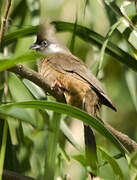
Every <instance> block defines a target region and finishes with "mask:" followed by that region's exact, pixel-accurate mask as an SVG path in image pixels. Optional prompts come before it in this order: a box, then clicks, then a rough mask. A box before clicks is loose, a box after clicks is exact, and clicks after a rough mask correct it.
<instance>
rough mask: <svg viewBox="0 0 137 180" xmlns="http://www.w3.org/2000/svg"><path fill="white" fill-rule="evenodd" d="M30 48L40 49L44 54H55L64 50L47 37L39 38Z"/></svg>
mask: <svg viewBox="0 0 137 180" xmlns="http://www.w3.org/2000/svg"><path fill="white" fill-rule="evenodd" d="M30 49H32V50H36V51H40V52H42V53H44V54H46V55H50V54H55V53H58V52H62V51H64V49H63V48H62V47H61V45H59V44H58V43H54V42H51V41H49V40H47V39H44V40H39V39H38V38H37V41H36V42H35V43H33V44H32V45H31V46H30Z"/></svg>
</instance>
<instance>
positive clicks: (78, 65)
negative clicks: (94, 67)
mask: <svg viewBox="0 0 137 180" xmlns="http://www.w3.org/2000/svg"><path fill="white" fill-rule="evenodd" d="M48 62H49V63H50V64H51V65H52V66H53V68H55V69H56V70H58V71H60V72H62V73H65V74H69V75H71V76H73V77H75V78H77V79H80V80H82V81H84V82H87V83H89V85H90V86H91V88H92V89H93V90H94V91H95V92H96V93H97V94H98V95H99V96H100V98H101V103H102V104H105V105H107V106H109V107H111V108H112V109H114V110H116V108H115V107H114V106H113V104H112V102H111V100H110V99H109V97H108V95H107V93H106V92H105V90H104V88H103V86H102V85H101V83H100V82H99V80H98V79H97V78H96V77H95V76H94V75H93V74H92V72H91V71H90V70H89V69H88V68H87V67H86V66H85V64H84V63H83V62H82V61H81V60H80V59H78V58H77V57H75V56H73V55H71V54H63V53H56V54H54V55H51V56H49V57H48Z"/></svg>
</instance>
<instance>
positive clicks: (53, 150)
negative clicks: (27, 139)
mask: <svg viewBox="0 0 137 180" xmlns="http://www.w3.org/2000/svg"><path fill="white" fill-rule="evenodd" d="M60 119H61V116H60V114H59V113H57V112H54V113H53V117H52V119H51V121H50V126H49V128H50V131H49V133H48V140H47V146H46V147H47V150H46V161H45V177H46V179H47V180H52V179H54V178H55V173H56V156H57V145H58V137H59V128H60Z"/></svg>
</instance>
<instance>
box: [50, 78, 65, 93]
mask: <svg viewBox="0 0 137 180" xmlns="http://www.w3.org/2000/svg"><path fill="white" fill-rule="evenodd" d="M56 88H57V89H58V88H59V89H61V90H63V91H65V90H66V88H65V86H64V84H63V83H62V82H61V81H59V80H56V81H55V82H54V83H53V84H52V86H51V89H52V90H54V89H56Z"/></svg>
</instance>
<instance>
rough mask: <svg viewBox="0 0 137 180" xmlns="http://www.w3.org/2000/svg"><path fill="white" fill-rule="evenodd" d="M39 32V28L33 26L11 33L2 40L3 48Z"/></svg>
mask: <svg viewBox="0 0 137 180" xmlns="http://www.w3.org/2000/svg"><path fill="white" fill-rule="evenodd" d="M37 30H38V26H31V27H27V28H20V29H18V30H15V31H13V32H11V33H8V34H7V35H5V36H4V37H3V39H2V46H5V45H9V44H10V43H12V42H15V41H16V40H17V39H19V38H21V37H26V36H32V35H35V34H36V32H37Z"/></svg>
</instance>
